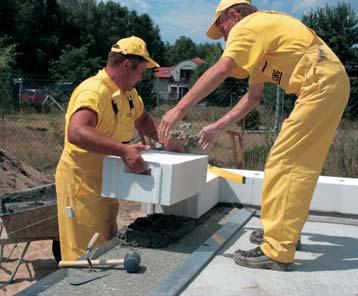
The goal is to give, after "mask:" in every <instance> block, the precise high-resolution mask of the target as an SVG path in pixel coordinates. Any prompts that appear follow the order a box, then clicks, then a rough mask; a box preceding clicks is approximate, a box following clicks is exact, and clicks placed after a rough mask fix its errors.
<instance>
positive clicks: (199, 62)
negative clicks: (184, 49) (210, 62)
mask: <svg viewBox="0 0 358 296" xmlns="http://www.w3.org/2000/svg"><path fill="white" fill-rule="evenodd" d="M191 60H192V61H193V62H194V63H197V64H198V65H200V64H204V63H205V61H204V60H203V59H202V58H199V57H196V58H193V59H191Z"/></svg>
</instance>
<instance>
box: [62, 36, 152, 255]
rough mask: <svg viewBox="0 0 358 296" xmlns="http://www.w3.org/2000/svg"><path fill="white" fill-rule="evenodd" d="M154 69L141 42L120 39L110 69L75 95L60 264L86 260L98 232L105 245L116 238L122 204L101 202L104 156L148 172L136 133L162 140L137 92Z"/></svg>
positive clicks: (69, 119) (65, 163)
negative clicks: (134, 141)
mask: <svg viewBox="0 0 358 296" xmlns="http://www.w3.org/2000/svg"><path fill="white" fill-rule="evenodd" d="M153 67H159V65H158V64H157V63H156V62H155V61H153V60H152V59H151V58H150V56H149V53H148V51H147V48H146V44H145V42H144V41H143V40H142V39H140V38H138V37H135V36H132V37H129V38H124V39H121V40H119V41H118V42H117V43H116V44H114V45H113V46H112V48H111V51H110V53H109V55H108V59H107V64H106V67H105V68H104V69H103V70H100V71H99V72H98V74H97V75H96V76H93V77H90V78H88V79H87V80H85V81H83V82H82V83H81V84H80V85H79V86H78V87H77V88H76V89H75V90H74V92H73V94H72V96H71V99H70V102H69V105H68V109H67V113H66V130H65V145H64V149H63V152H62V155H61V159H60V161H59V164H58V166H57V171H56V190H57V209H58V221H59V231H60V244H61V255H62V260H75V259H77V258H78V257H80V256H81V255H83V254H84V252H85V250H86V246H87V244H88V242H89V241H90V239H91V237H92V236H93V234H94V233H96V232H99V233H100V234H101V236H100V237H101V238H102V241H103V240H108V239H110V238H111V237H112V236H113V235H114V234H115V233H116V230H117V228H116V215H117V210H118V203H117V202H116V201H115V200H114V199H107V198H103V197H101V186H102V162H103V158H104V156H105V155H116V156H120V157H121V158H122V159H123V161H124V163H125V164H126V166H127V167H128V168H129V169H130V170H131V171H133V172H135V173H141V172H144V171H146V170H147V167H146V165H145V163H144V160H143V158H142V157H141V151H143V150H147V149H148V148H149V146H145V145H142V144H130V140H131V139H132V137H133V131H134V129H135V128H137V129H138V130H139V131H140V132H141V133H142V134H144V135H146V136H148V137H150V138H152V139H154V140H158V134H157V125H156V122H155V121H154V119H153V118H152V117H151V116H150V115H149V114H148V113H147V112H146V111H145V110H144V107H143V102H142V99H141V97H140V96H139V95H138V93H137V91H136V90H135V88H134V86H135V84H136V83H137V82H138V81H140V80H141V79H142V74H143V72H144V70H145V69H146V68H153Z"/></svg>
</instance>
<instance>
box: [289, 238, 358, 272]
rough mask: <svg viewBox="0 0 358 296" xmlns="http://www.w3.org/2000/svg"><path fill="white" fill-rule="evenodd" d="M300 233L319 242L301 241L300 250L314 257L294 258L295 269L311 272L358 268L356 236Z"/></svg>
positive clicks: (312, 240) (310, 239) (357, 242)
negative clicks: (306, 258) (306, 242)
mask: <svg viewBox="0 0 358 296" xmlns="http://www.w3.org/2000/svg"><path fill="white" fill-rule="evenodd" d="M302 235H303V236H307V238H308V240H309V241H310V242H319V243H321V244H311V243H310V244H304V243H303V244H302V250H301V252H310V253H312V255H313V256H314V257H316V259H313V260H312V259H309V260H303V259H297V260H295V270H297V271H305V272H312V271H332V270H352V269H358V255H357V250H358V239H357V238H353V237H347V236H336V235H335V236H331V235H324V234H316V233H307V232H304V233H302ZM307 238H306V239H307Z"/></svg>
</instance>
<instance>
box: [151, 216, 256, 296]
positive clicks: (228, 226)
mask: <svg viewBox="0 0 358 296" xmlns="http://www.w3.org/2000/svg"><path fill="white" fill-rule="evenodd" d="M254 214H255V211H252V210H248V209H242V210H235V211H234V213H233V214H232V215H231V216H230V218H229V219H228V221H227V222H226V223H225V224H224V225H223V226H222V227H221V228H220V229H219V230H218V231H217V232H216V233H214V234H213V235H212V236H211V237H210V238H209V239H208V240H207V241H206V242H205V243H203V244H202V245H201V246H200V247H199V248H198V249H197V250H196V251H195V252H194V253H193V254H192V255H190V257H189V258H188V259H187V260H186V261H185V262H184V263H183V265H182V266H181V267H179V268H178V269H177V270H175V271H174V272H172V273H171V274H170V275H169V276H168V277H167V278H165V279H164V280H162V281H161V282H159V284H158V285H157V286H155V287H154V288H152V289H151V290H150V291H149V292H148V293H147V295H146V296H176V295H179V293H180V292H182V291H183V289H184V288H185V287H186V286H187V285H188V284H189V283H190V282H191V281H192V280H193V279H194V277H195V276H196V275H197V274H198V273H199V272H200V271H201V270H202V269H203V268H204V267H205V266H206V265H207V264H208V263H209V262H210V261H211V260H212V259H213V257H214V256H215V255H216V254H217V253H218V252H219V250H220V249H221V248H222V247H223V246H224V245H225V244H226V243H227V242H228V241H229V240H230V239H231V238H232V237H233V236H234V235H235V234H236V233H237V232H238V231H239V230H240V229H241V228H242V227H243V226H244V225H245V224H246V223H247V222H248V221H249V220H250V219H251V217H252V216H254Z"/></svg>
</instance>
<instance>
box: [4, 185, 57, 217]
mask: <svg viewBox="0 0 358 296" xmlns="http://www.w3.org/2000/svg"><path fill="white" fill-rule="evenodd" d="M54 203H56V189H55V184H49V185H45V186H39V187H35V188H32V189H28V190H24V191H17V192H13V193H8V194H5V195H2V196H0V216H2V215H6V214H10V213H15V212H18V211H24V210H29V209H33V208H37V207H40V206H45V205H50V204H54Z"/></svg>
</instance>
